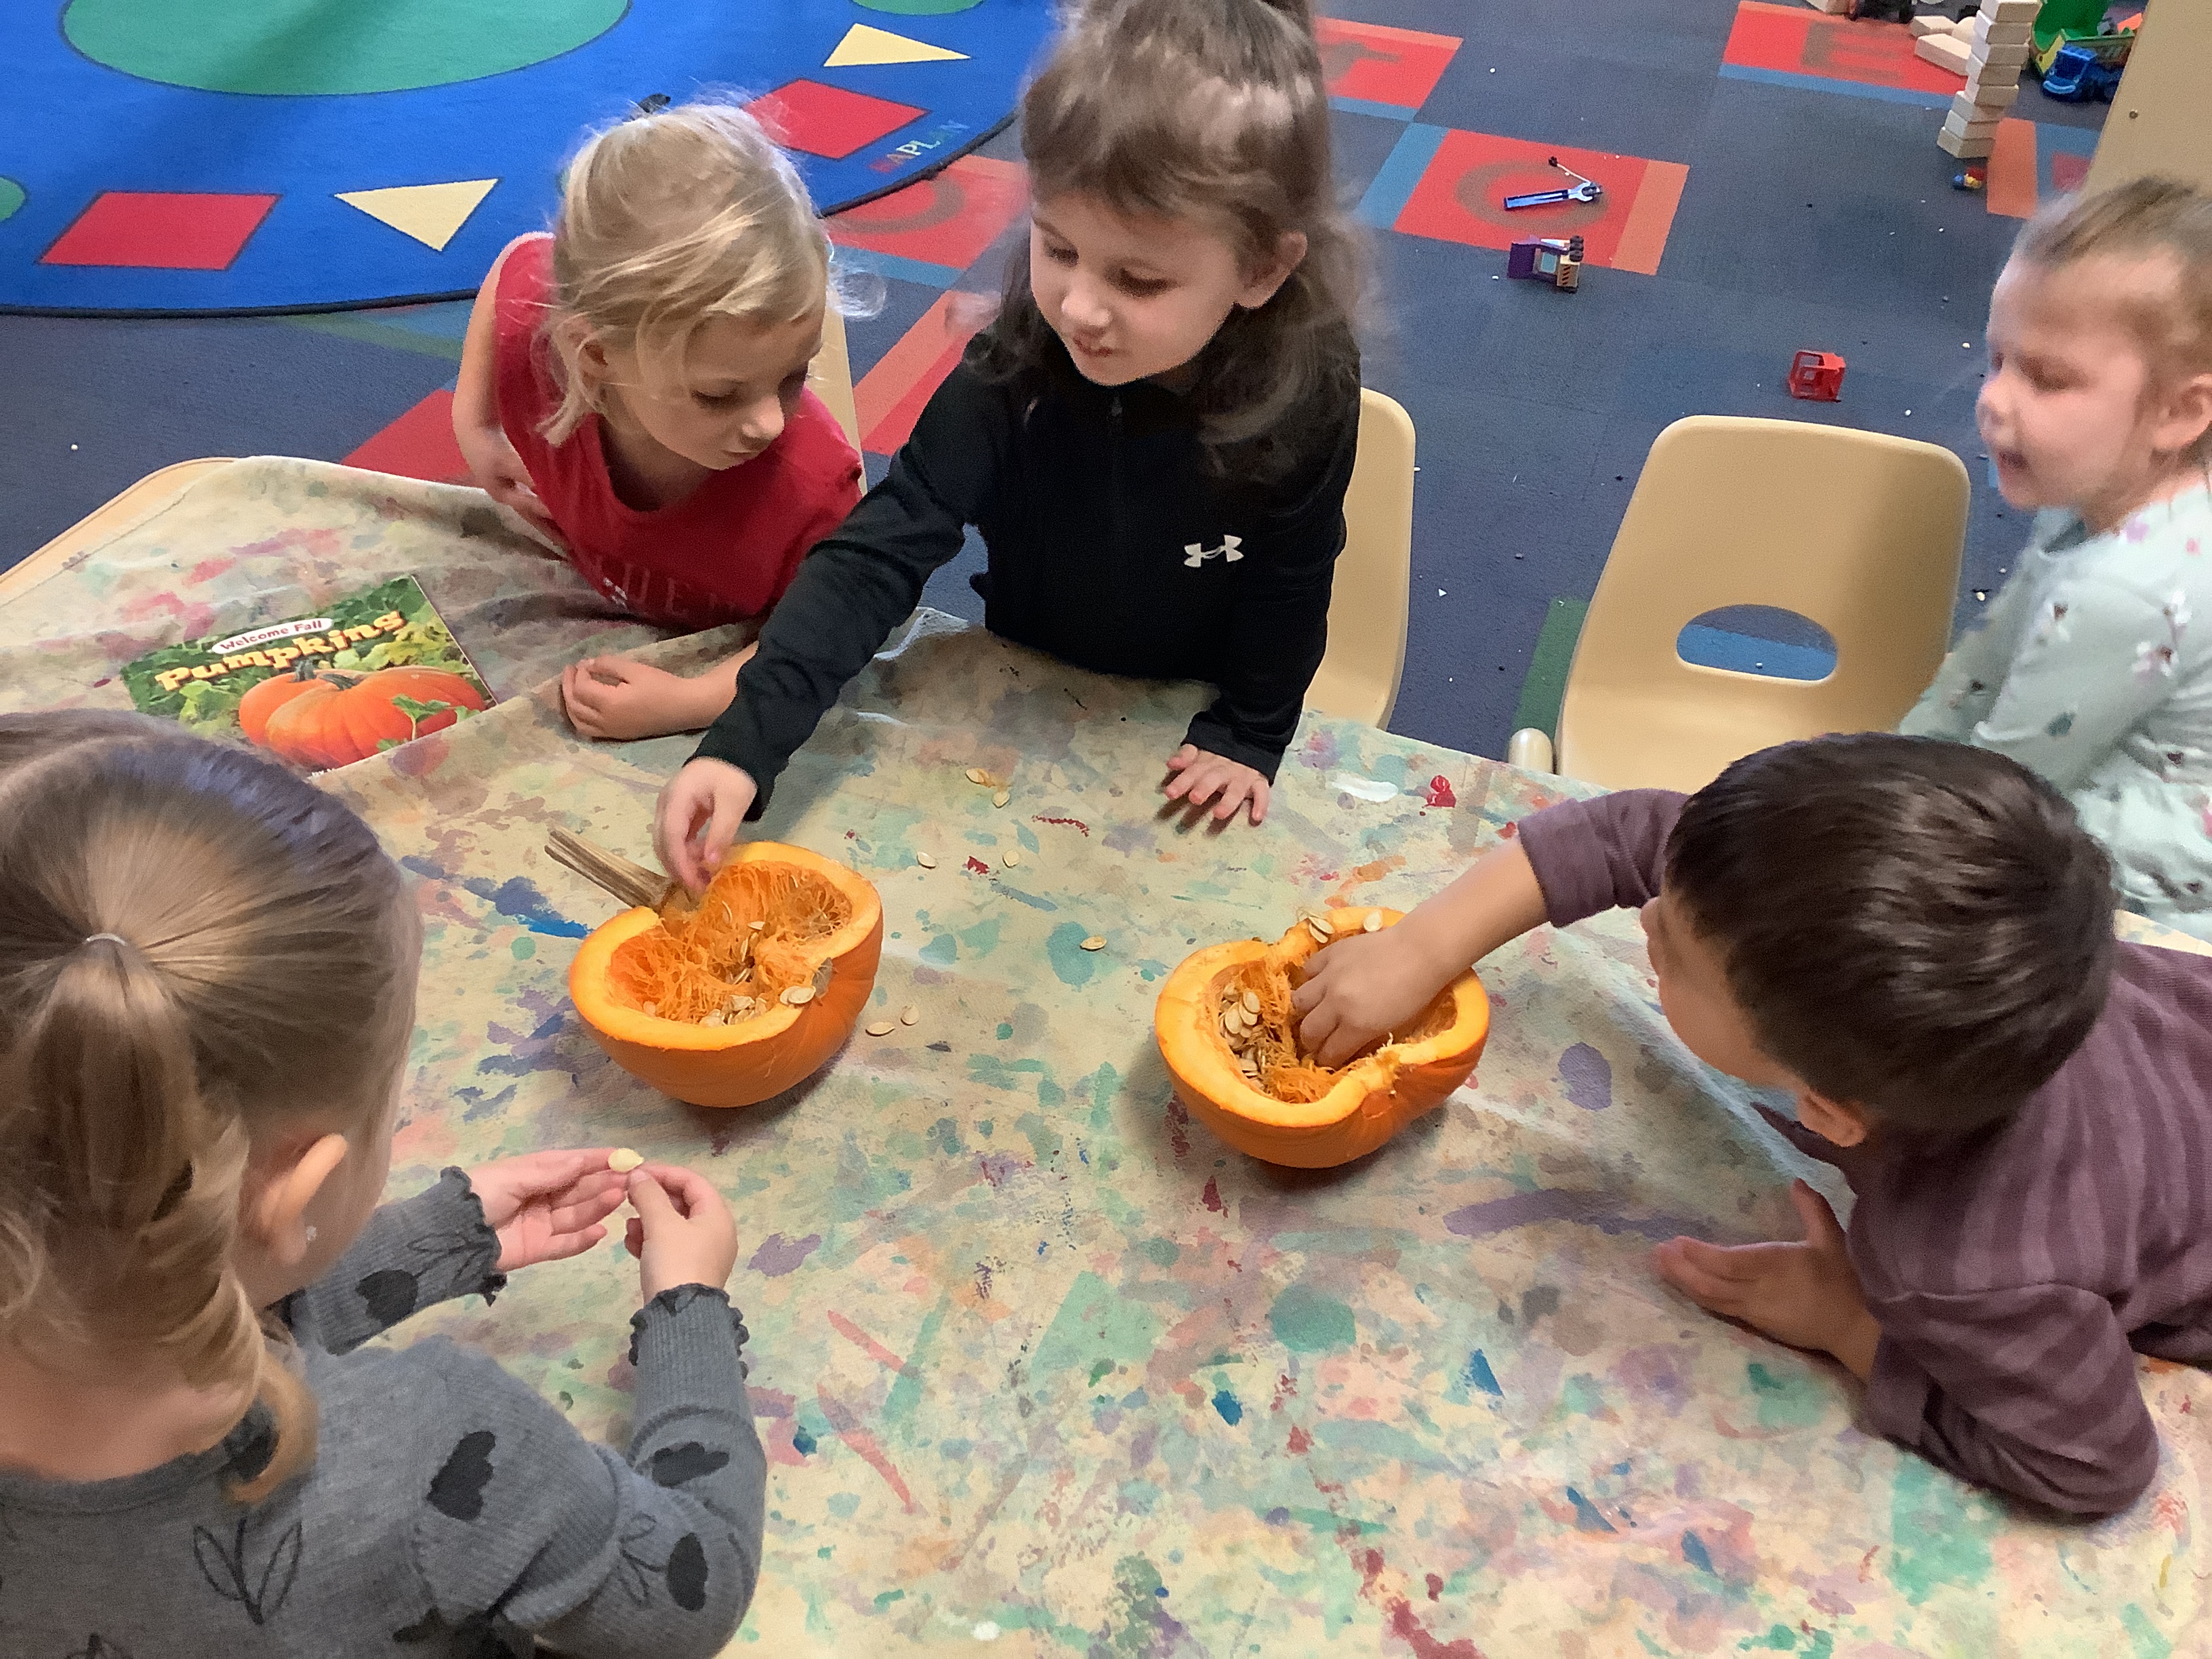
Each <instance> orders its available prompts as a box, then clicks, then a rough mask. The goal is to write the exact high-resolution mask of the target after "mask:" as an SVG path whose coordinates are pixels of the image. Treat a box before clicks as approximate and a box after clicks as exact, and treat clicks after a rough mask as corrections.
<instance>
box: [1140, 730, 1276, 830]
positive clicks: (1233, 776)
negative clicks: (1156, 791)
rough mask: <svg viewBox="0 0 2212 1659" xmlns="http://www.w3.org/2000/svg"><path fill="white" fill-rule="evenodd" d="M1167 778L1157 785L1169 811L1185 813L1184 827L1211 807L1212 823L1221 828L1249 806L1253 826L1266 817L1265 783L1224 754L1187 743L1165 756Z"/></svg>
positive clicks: (1257, 775) (1241, 763) (1255, 774)
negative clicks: (1178, 808)
mask: <svg viewBox="0 0 2212 1659" xmlns="http://www.w3.org/2000/svg"><path fill="white" fill-rule="evenodd" d="M1168 773H1169V776H1168V778H1167V780H1166V781H1165V782H1164V783H1162V784H1161V785H1160V793H1162V794H1164V795H1165V796H1166V797H1167V798H1168V800H1169V801H1170V807H1169V809H1168V810H1170V811H1173V810H1174V806H1175V805H1178V804H1179V805H1182V806H1183V807H1185V808H1187V809H1188V818H1187V819H1186V820H1185V823H1186V827H1188V825H1189V824H1194V823H1197V822H1198V821H1199V820H1200V818H1202V817H1205V816H1206V806H1207V804H1208V803H1209V802H1211V803H1212V809H1213V821H1214V823H1216V824H1217V825H1220V826H1225V825H1226V824H1227V823H1229V821H1230V820H1231V818H1233V817H1236V816H1237V808H1239V807H1240V806H1242V807H1249V810H1250V812H1251V815H1252V822H1253V823H1255V824H1257V823H1260V821H1261V819H1263V818H1265V817H1267V779H1266V778H1265V777H1263V776H1262V775H1261V774H1260V772H1259V771H1258V770H1257V769H1255V768H1253V767H1249V766H1247V765H1245V764H1244V763H1243V762H1241V761H1233V760H1231V759H1230V758H1229V757H1228V756H1226V755H1216V754H1212V753H1209V752H1208V751H1207V750H1203V749H1200V747H1199V746H1198V745H1197V744H1190V743H1187V744H1183V746H1182V748H1180V749H1178V750H1176V751H1175V753H1174V754H1172V755H1170V756H1169V757H1168Z"/></svg>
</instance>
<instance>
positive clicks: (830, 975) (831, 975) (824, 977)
mask: <svg viewBox="0 0 2212 1659" xmlns="http://www.w3.org/2000/svg"><path fill="white" fill-rule="evenodd" d="M836 976H837V966H836V963H829V962H825V963H823V964H822V965H821V966H820V967H818V968H817V969H815V970H814V994H815V995H816V996H817V997H818V996H820V995H821V994H823V992H824V991H826V990H828V989H829V981H831V980H833V979H835V978H836Z"/></svg>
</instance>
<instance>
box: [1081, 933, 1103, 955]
mask: <svg viewBox="0 0 2212 1659" xmlns="http://www.w3.org/2000/svg"><path fill="white" fill-rule="evenodd" d="M1083 948H1084V949H1085V950H1086V951H1103V950H1104V949H1105V948H1106V940H1105V939H1104V938H1103V936H1102V935H1100V934H1097V933H1093V934H1092V935H1091V937H1090V938H1089V939H1085V940H1084V941H1083Z"/></svg>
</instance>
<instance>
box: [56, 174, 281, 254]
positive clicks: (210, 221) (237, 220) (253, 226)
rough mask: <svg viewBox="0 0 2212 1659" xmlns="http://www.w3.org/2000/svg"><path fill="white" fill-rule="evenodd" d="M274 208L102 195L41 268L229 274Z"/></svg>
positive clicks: (178, 196) (248, 202)
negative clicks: (114, 267) (107, 267)
mask: <svg viewBox="0 0 2212 1659" xmlns="http://www.w3.org/2000/svg"><path fill="white" fill-rule="evenodd" d="M275 206H276V197H274V196H228V195H220V196H219V195H201V194H195V193H192V192H190V191H141V190H107V191H101V192H100V194H99V195H98V196H95V197H93V201H92V205H91V206H90V207H88V208H87V209H86V210H84V211H83V212H82V213H80V214H79V215H77V216H76V222H74V223H73V224H71V225H70V228H68V229H67V230H65V231H64V232H63V233H62V234H60V235H58V236H57V237H56V238H54V244H53V246H52V247H50V248H48V249H47V250H46V252H44V253H42V254H40V256H39V263H40V264H46V265H130V266H134V267H137V268H139V269H143V270H228V269H229V267H230V262H231V261H232V260H234V259H235V258H238V252H239V250H240V248H242V247H244V246H246V239H247V238H249V237H251V236H252V234H253V233H254V232H255V231H256V230H258V228H260V225H261V222H262V221H263V220H264V219H265V218H267V217H268V216H269V210H270V208H273V207H275Z"/></svg>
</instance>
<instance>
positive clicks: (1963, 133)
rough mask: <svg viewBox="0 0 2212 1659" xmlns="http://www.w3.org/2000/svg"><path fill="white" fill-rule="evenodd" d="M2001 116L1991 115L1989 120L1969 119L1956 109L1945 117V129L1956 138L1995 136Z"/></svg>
mask: <svg viewBox="0 0 2212 1659" xmlns="http://www.w3.org/2000/svg"><path fill="white" fill-rule="evenodd" d="M1999 119H2000V118H1999V117H1997V116H1994V115H1992V116H1990V118H1988V119H1987V120H1972V121H1970V120H1968V119H1966V118H1965V117H1963V116H1961V115H1960V114H1958V113H1957V112H1955V111H1954V112H1952V113H1951V114H1949V115H1948V116H1946V117H1944V118H1943V131H1946V132H1948V133H1949V134H1950V135H1951V136H1952V137H1954V138H1995V137H1996V136H1997V123H1998V120H1999Z"/></svg>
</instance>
